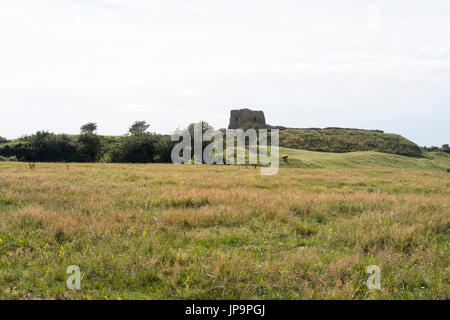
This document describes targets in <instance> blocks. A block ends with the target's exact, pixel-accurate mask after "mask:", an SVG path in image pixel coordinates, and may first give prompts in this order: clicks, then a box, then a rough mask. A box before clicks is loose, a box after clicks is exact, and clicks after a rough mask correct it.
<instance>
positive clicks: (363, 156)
mask: <svg viewBox="0 0 450 320" xmlns="http://www.w3.org/2000/svg"><path fill="white" fill-rule="evenodd" d="M284 154H285V155H288V157H289V159H288V163H285V162H283V161H281V160H280V165H281V166H282V167H296V168H363V169H364V168H365V169H368V168H398V169H414V170H442V171H446V170H447V169H449V168H450V155H449V154H445V153H442V152H430V153H426V154H425V157H423V158H412V157H405V156H400V155H395V154H388V153H381V152H375V151H357V152H348V153H331V152H314V151H306V150H295V149H288V148H280V156H282V155H284Z"/></svg>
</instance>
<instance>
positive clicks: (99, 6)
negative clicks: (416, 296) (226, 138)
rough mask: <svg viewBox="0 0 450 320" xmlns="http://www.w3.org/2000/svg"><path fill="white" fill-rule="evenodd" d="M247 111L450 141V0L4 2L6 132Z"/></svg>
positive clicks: (103, 127) (175, 121)
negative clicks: (88, 123)
mask: <svg viewBox="0 0 450 320" xmlns="http://www.w3.org/2000/svg"><path fill="white" fill-rule="evenodd" d="M246 107H248V108H253V109H258V110H263V111H264V112H265V115H266V120H267V122H268V123H270V124H272V125H284V126H288V127H328V126H341V127H356V128H367V129H382V130H384V131H386V132H394V133H399V134H402V135H404V136H405V137H407V138H409V139H411V140H413V141H415V142H417V143H418V144H420V145H441V144H444V143H450V125H449V123H450V121H449V120H450V1H448V0H386V1H382V0H378V1H377V0H372V1H364V0H329V1H325V0H315V1H302V0H277V1H274V0H272V1H267V0H176V1H175V0H81V1H70V0H14V1H10V0H0V136H4V137H7V138H15V137H19V136H21V135H24V134H31V133H33V132H35V131H37V130H42V129H45V130H48V131H52V132H57V133H60V132H66V133H77V132H79V127H80V126H81V125H82V124H83V123H86V122H89V121H94V122H97V123H98V126H99V131H98V132H99V133H100V134H110V135H120V134H124V133H125V132H126V131H127V129H128V127H129V126H130V124H131V123H132V122H133V121H134V120H146V121H148V122H149V123H150V124H151V127H150V129H151V131H155V132H159V133H169V132H171V131H173V130H174V129H176V128H177V127H185V126H186V125H188V124H189V123H190V122H193V121H199V120H206V121H208V122H209V123H211V124H212V125H213V126H214V127H216V128H222V127H226V126H227V125H228V120H229V112H230V110H231V109H235V108H246Z"/></svg>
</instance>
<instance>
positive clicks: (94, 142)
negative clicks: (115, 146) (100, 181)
mask: <svg viewBox="0 0 450 320" xmlns="http://www.w3.org/2000/svg"><path fill="white" fill-rule="evenodd" d="M80 131H81V134H80V136H79V138H78V142H79V144H80V152H79V154H80V161H82V162H97V161H99V160H100V158H101V155H102V141H101V139H100V137H99V136H97V134H95V131H97V124H96V123H93V122H89V123H86V124H85V125H83V126H81V130H80Z"/></svg>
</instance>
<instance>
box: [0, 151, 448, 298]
mask: <svg viewBox="0 0 450 320" xmlns="http://www.w3.org/2000/svg"><path fill="white" fill-rule="evenodd" d="M285 151H286V150H285ZM292 152H294V151H292ZM298 152H300V154H297V156H296V159H297V160H296V161H303V162H305V163H310V162H311V163H312V162H317V161H319V162H320V163H319V164H322V166H323V167H329V168H328V169H322V168H281V169H280V171H279V173H278V175H276V176H261V175H259V170H255V169H253V168H245V167H237V166H206V165H201V166H194V165H184V166H176V165H157V164H149V165H126V164H72V165H70V168H69V169H67V168H66V166H65V165H63V164H37V165H36V170H35V171H31V170H30V169H29V168H28V165H27V164H25V163H14V162H3V163H0V298H3V299H11V298H13V299H14V298H18V299H42V298H50V299H53V298H54V299H71V298H77V299H237V298H241V299H254V298H264V299H281V298H285V299H424V298H427V299H428V298H429V299H448V298H449V297H450V287H449V280H450V279H449V277H450V272H449V271H450V269H449V257H450V255H449V241H450V235H449V227H450V219H449V212H448V206H449V205H450V173H447V172H445V171H443V170H441V169H442V168H443V167H442V168H441V167H439V168H436V170H411V169H386V168H383V169H380V168H371V169H361V168H360V169H348V168H342V167H345V165H342V162H339V161H341V160H339V157H335V158H333V159H331V158H330V159H325V158H323V157H321V158H320V159H321V160H320V159H319V160H317V159H316V160H314V159H312V157H313V155H312V154H309V153H305V152H302V151H298ZM347 156H349V157H353V156H354V157H355V158H358V153H355V154H348V155H347ZM371 156H373V157H376V156H377V154H376V153H373V154H371ZM394 157H395V156H394ZM292 158H294V155H293V154H292ZM402 158H403V157H402ZM292 160H294V159H292ZM425 160H426V159H421V161H425ZM303 162H302V163H303ZM375 162H377V161H375ZM362 163H363V164H361V166H363V165H364V161H363V162H362ZM288 165H292V164H288ZM423 169H429V168H428V167H424V168H423ZM70 265H78V266H80V268H81V273H82V277H83V278H82V282H81V290H79V291H72V290H68V289H67V287H66V279H67V277H68V276H69V275H68V274H66V270H67V267H68V266H70ZM369 265H377V266H379V267H380V268H381V290H372V291H369V290H368V289H367V287H366V286H365V281H366V279H367V278H368V276H369V275H368V274H366V272H365V271H366V268H367V266H369Z"/></svg>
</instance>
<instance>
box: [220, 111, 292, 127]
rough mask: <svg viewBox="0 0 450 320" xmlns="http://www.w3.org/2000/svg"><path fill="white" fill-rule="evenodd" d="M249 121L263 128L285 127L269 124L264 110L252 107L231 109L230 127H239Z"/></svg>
mask: <svg viewBox="0 0 450 320" xmlns="http://www.w3.org/2000/svg"><path fill="white" fill-rule="evenodd" d="M247 123H255V124H258V125H259V126H261V128H262V129H285V128H284V127H281V126H271V125H268V124H267V123H266V118H265V116H264V112H263V111H255V110H250V109H238V110H231V114H230V124H229V125H228V129H239V128H242V127H243V126H245V125H246V124H247Z"/></svg>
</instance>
